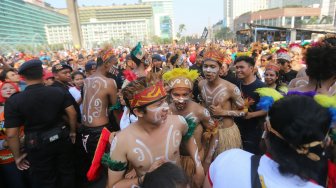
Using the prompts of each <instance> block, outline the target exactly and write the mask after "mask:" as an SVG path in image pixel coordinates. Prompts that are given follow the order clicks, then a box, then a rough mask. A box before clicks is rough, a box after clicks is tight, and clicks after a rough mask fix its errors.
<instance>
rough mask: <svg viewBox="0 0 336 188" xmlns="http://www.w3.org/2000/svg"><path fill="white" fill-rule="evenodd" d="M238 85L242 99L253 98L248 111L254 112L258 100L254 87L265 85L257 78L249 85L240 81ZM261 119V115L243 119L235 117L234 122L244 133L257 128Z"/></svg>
mask: <svg viewBox="0 0 336 188" xmlns="http://www.w3.org/2000/svg"><path fill="white" fill-rule="evenodd" d="M238 87H239V88H240V90H241V92H242V96H243V99H244V100H246V99H248V100H253V101H254V102H253V104H252V105H251V106H250V107H249V109H248V111H249V112H255V111H258V110H257V104H258V102H259V99H260V97H259V95H258V94H257V93H256V92H255V90H256V89H258V88H262V87H266V85H265V84H264V83H263V82H262V81H260V80H259V79H256V80H255V81H254V82H253V83H251V84H249V85H243V83H242V82H241V81H240V82H239V85H238ZM261 120H262V117H258V118H252V119H244V118H242V117H239V118H235V122H236V123H237V125H238V127H239V130H240V131H241V133H242V134H244V133H245V132H246V131H252V130H255V129H256V128H258V125H259V122H260V121H261Z"/></svg>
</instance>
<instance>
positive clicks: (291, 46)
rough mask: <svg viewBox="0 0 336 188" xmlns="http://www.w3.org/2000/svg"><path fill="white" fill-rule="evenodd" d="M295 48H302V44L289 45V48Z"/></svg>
mask: <svg viewBox="0 0 336 188" xmlns="http://www.w3.org/2000/svg"><path fill="white" fill-rule="evenodd" d="M293 47H299V48H301V46H300V44H297V43H292V44H290V45H289V48H293Z"/></svg>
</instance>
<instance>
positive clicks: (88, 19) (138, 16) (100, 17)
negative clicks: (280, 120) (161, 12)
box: [59, 4, 154, 41]
mask: <svg viewBox="0 0 336 188" xmlns="http://www.w3.org/2000/svg"><path fill="white" fill-rule="evenodd" d="M78 10H79V20H80V24H81V25H83V24H89V25H90V23H96V24H99V23H100V24H102V23H133V21H134V20H141V22H142V23H143V24H145V25H146V27H145V28H142V27H139V28H138V29H143V30H144V31H141V32H142V33H146V35H147V37H149V36H150V35H151V34H152V33H153V32H154V27H153V9H152V6H151V5H150V4H148V5H146V4H136V5H116V6H93V7H79V8H78ZM59 12H61V13H63V14H66V15H67V14H68V12H67V9H60V10H59ZM144 22H146V23H144ZM143 24H142V25H143ZM112 25H113V24H112ZM114 26H115V27H117V26H116V25H114ZM122 27H123V25H122ZM82 28H83V27H82ZM125 29H126V28H120V29H119V30H125ZM84 35H85V34H84V33H83V38H84V39H83V40H84V41H85V36H84ZM110 37H112V36H110ZM113 37H114V36H113Z"/></svg>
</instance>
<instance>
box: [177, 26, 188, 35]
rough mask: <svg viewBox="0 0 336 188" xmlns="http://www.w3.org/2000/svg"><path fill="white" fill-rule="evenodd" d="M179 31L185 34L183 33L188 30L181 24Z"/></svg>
mask: <svg viewBox="0 0 336 188" xmlns="http://www.w3.org/2000/svg"><path fill="white" fill-rule="evenodd" d="M178 30H179V33H183V31H185V30H187V29H186V26H185V24H180V25H179V29H178Z"/></svg>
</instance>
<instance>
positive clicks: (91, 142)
mask: <svg viewBox="0 0 336 188" xmlns="http://www.w3.org/2000/svg"><path fill="white" fill-rule="evenodd" d="M104 127H106V128H108V129H109V130H111V125H104V126H99V127H86V126H82V127H81V128H80V130H79V133H80V135H81V138H82V140H81V144H82V147H83V148H82V149H81V151H82V152H83V153H82V157H81V160H82V170H83V171H82V173H83V174H85V175H86V173H87V172H88V170H89V168H90V166H91V163H92V159H93V157H94V154H95V151H96V148H97V144H98V141H99V138H100V135H101V132H102V130H103V128H104ZM106 174H107V172H106V171H103V172H101V176H100V178H98V180H96V181H95V182H88V181H87V180H86V182H85V183H84V186H83V187H85V188H86V187H89V188H90V187H94V188H100V187H102V188H105V187H106V181H107V179H106Z"/></svg>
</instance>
